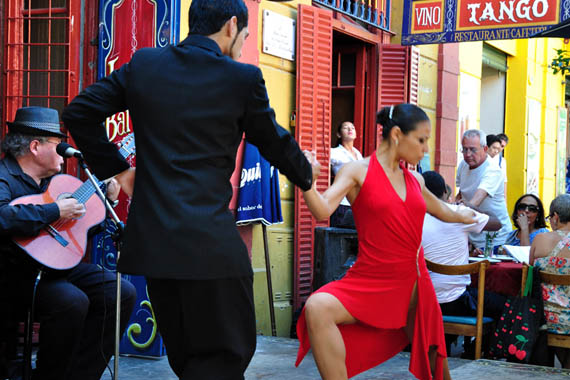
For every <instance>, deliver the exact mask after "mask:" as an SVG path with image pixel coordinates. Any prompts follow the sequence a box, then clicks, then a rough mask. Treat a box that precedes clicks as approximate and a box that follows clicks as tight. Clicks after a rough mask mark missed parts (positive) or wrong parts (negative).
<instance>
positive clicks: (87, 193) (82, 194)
mask: <svg viewBox="0 0 570 380" xmlns="http://www.w3.org/2000/svg"><path fill="white" fill-rule="evenodd" d="M93 178H95V180H96V181H97V185H98V186H99V187H101V185H102V184H103V182H101V181H99V180H98V179H97V177H95V176H93ZM95 192H96V191H95V187H93V184H92V183H91V181H90V180H87V181H85V182H83V184H82V185H81V186H79V189H77V190H75V191H74V192H73V194H71V197H72V198H75V199H77V202H79V203H85V202H87V200H88V199H89V198H91V196H92V195H93V194H95Z"/></svg>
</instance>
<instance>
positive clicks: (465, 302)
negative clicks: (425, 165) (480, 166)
mask: <svg viewBox="0 0 570 380" xmlns="http://www.w3.org/2000/svg"><path fill="white" fill-rule="evenodd" d="M422 176H423V177H424V179H425V184H426V187H427V188H428V189H429V191H431V192H432V193H433V194H434V195H435V196H436V197H438V198H439V199H441V200H444V198H445V194H446V185H445V181H444V179H443V177H442V176H441V175H440V174H439V173H437V172H434V171H428V172H425V173H423V174H422ZM447 205H448V206H449V207H450V208H452V209H454V210H455V211H458V210H459V209H460V208H463V207H465V206H462V205H452V204H447ZM475 213H476V214H477V216H476V220H477V223H474V224H470V225H467V224H461V223H445V222H442V221H440V220H439V219H436V218H434V217H433V216H431V215H429V214H426V217H425V219H424V229H423V235H422V245H423V247H424V257H425V258H426V259H427V260H430V261H433V262H434V263H438V264H444V265H464V264H468V263H469V244H468V243H469V241H468V240H469V233H470V232H474V233H480V232H481V231H483V230H489V231H497V230H498V229H500V228H501V223H500V222H499V220H497V219H496V218H494V217H489V216H487V215H485V214H481V213H479V212H477V211H475ZM430 276H431V280H432V283H433V287H434V289H435V293H436V296H437V300H438V302H439V306H440V307H441V312H442V314H443V315H465V316H476V315H477V293H478V292H477V288H474V287H471V286H469V285H470V284H471V276H470V275H468V274H467V275H462V276H447V275H443V274H439V273H433V272H430ZM484 301H485V303H484V311H483V315H484V316H486V317H491V318H494V319H498V318H499V317H500V314H501V312H502V310H503V305H504V303H505V297H503V296H502V295H500V294H496V293H492V292H487V291H485V299H484Z"/></svg>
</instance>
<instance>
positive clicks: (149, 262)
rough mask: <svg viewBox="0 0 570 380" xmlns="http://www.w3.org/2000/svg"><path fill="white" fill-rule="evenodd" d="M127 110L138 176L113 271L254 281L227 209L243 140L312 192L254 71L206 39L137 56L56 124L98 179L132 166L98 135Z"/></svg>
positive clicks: (300, 158)
mask: <svg viewBox="0 0 570 380" xmlns="http://www.w3.org/2000/svg"><path fill="white" fill-rule="evenodd" d="M126 109H128V110H129V112H130V116H131V120H132V123H133V129H134V132H135V141H136V149H137V170H136V181H135V188H134V194H133V198H132V203H131V207H130V212H129V218H128V222H127V227H126V233H125V245H124V249H123V251H122V253H121V258H120V260H119V270H120V271H121V272H124V273H130V274H139V275H145V276H148V277H152V278H170V279H215V278H228V277H239V276H248V275H251V274H252V270H251V264H250V261H249V258H248V254H247V250H246V248H245V245H244V244H243V242H242V240H241V238H240V236H239V233H238V231H237V229H236V227H235V220H234V217H233V215H232V214H231V212H230V211H229V210H228V204H229V201H230V199H231V196H232V188H231V184H230V181H229V179H230V176H231V174H232V172H233V170H234V167H235V157H236V152H237V148H238V146H239V144H240V141H241V138H242V135H243V133H244V132H245V136H246V139H247V141H248V142H250V143H252V144H254V145H256V146H257V147H258V148H259V150H260V152H261V154H262V155H263V156H264V157H265V158H266V159H267V160H268V161H269V162H271V164H273V165H274V166H276V167H277V168H278V169H279V170H280V171H281V172H282V173H283V174H285V175H286V176H287V178H289V179H290V180H291V181H292V182H293V183H294V184H296V185H297V186H299V187H301V189H303V190H308V189H309V188H310V186H311V183H312V171H311V166H310V164H309V162H308V161H307V160H306V158H305V157H304V155H303V153H302V152H301V150H300V149H299V147H298V145H297V143H296V142H295V140H294V139H293V137H292V136H291V135H290V134H289V133H288V132H287V131H286V130H284V129H283V128H281V127H280V126H279V125H278V124H277V123H276V121H275V114H274V112H273V109H271V107H270V106H269V100H268V97H267V91H266V88H265V82H264V80H263V76H262V74H261V71H260V70H259V69H258V68H257V67H255V66H252V65H246V64H242V63H239V62H235V61H234V60H232V59H230V58H229V57H226V56H224V55H223V54H222V53H221V50H220V48H219V46H218V45H217V44H216V43H215V42H214V41H213V40H211V39H209V38H207V37H205V36H198V35H193V36H189V37H188V38H186V39H185V40H184V41H183V42H181V43H180V44H179V45H177V46H167V47H165V48H160V49H158V48H157V49H153V48H147V49H141V50H139V51H137V52H136V53H135V54H134V56H133V58H132V59H131V61H130V62H129V63H127V64H125V65H123V66H122V67H121V68H120V69H118V70H116V71H114V72H113V73H111V74H110V75H109V76H108V77H107V78H104V79H102V80H101V81H99V82H97V83H95V84H94V85H92V86H90V87H88V88H87V89H85V91H83V92H82V93H81V94H79V95H78V96H77V97H76V98H75V99H74V100H73V101H72V102H71V103H70V104H69V106H68V107H67V108H66V109H65V110H64V112H63V115H62V119H63V121H64V123H65V126H66V127H67V128H68V129H69V132H70V133H71V135H72V137H73V139H74V140H75V142H76V144H77V146H78V148H79V149H80V150H81V151H83V154H84V155H85V157H86V160H87V163H88V164H89V165H90V166H91V168H92V169H93V171H94V172H95V174H97V175H98V176H99V178H108V177H111V176H113V175H116V174H118V173H120V172H122V171H123V170H125V169H127V168H128V167H129V165H128V163H127V162H126V161H125V160H124V159H122V158H121V157H120V155H119V153H118V151H117V148H116V147H115V146H114V145H113V144H112V143H110V142H109V141H108V138H107V136H106V132H105V128H103V127H102V122H103V121H104V120H105V118H106V117H108V116H111V115H113V114H115V113H117V112H119V111H123V110H126Z"/></svg>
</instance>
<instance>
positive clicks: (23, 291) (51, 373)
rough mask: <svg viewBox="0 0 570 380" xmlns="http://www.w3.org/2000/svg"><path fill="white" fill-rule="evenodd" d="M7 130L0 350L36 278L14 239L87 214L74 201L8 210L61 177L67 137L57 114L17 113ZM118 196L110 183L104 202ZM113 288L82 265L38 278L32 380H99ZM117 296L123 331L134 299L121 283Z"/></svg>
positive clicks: (1, 186)
mask: <svg viewBox="0 0 570 380" xmlns="http://www.w3.org/2000/svg"><path fill="white" fill-rule="evenodd" d="M7 124H8V130H9V132H8V134H7V135H6V136H5V138H4V139H3V141H2V152H3V153H4V158H3V159H2V160H0V310H2V313H0V315H1V316H2V317H0V318H1V319H3V320H2V321H0V322H2V326H0V327H1V328H2V330H1V331H0V342H1V341H2V340H4V341H6V340H7V335H8V334H7V330H10V329H9V327H13V323H14V321H17V320H18V319H19V320H22V317H21V315H22V311H23V310H25V307H26V306H27V305H28V304H29V303H30V302H31V298H32V297H31V296H32V287H33V283H34V278H35V277H36V274H37V270H38V267H37V264H35V261H33V260H32V259H31V258H29V257H28V256H27V255H25V253H24V252H23V251H22V250H21V249H20V248H19V247H18V246H16V244H14V243H13V242H12V241H11V238H12V236H22V235H27V236H33V235H37V234H38V233H39V232H40V230H41V229H42V228H44V227H45V226H46V225H47V224H49V223H53V222H55V221H56V220H58V219H64V218H76V217H79V216H81V215H83V214H84V213H85V208H84V206H83V204H80V203H78V202H77V201H76V200H75V199H62V200H58V201H56V202H54V203H51V204H44V205H30V204H28V205H15V206H11V205H9V203H10V201H12V200H13V199H15V198H18V197H21V196H25V195H31V194H38V193H43V192H44V191H45V190H46V188H47V187H48V184H49V182H50V179H51V177H52V176H53V175H55V174H57V173H59V172H60V170H61V165H62V163H63V159H62V158H61V156H59V155H58V154H57V153H56V149H55V148H56V146H57V144H59V143H60V142H61V140H62V139H63V138H65V137H66V136H65V135H64V134H62V133H61V132H60V127H59V116H58V113H57V111H56V110H53V109H49V108H43V107H25V108H20V109H18V110H17V112H16V117H15V120H14V121H13V122H11V123H10V122H9V123H7ZM118 192H119V186H118V184H117V183H116V181H114V180H113V181H111V182H110V184H109V186H108V194H109V197H112V198H116V197H117V195H118ZM115 285H116V281H115V276H114V274H112V273H109V272H102V271H101V269H100V268H99V267H97V266H96V265H94V264H88V263H80V264H79V265H77V266H76V267H74V268H73V269H70V270H66V271H52V272H46V273H45V274H44V275H43V276H42V279H41V281H40V283H39V285H38V290H37V294H36V312H35V320H36V321H39V322H40V341H39V351H38V355H37V361H36V371H35V372H34V374H33V379H34V380H37V379H40V380H52V379H53V380H56V379H57V380H63V379H66V380H67V379H68V380H99V379H100V377H101V375H102V373H103V371H104V370H105V366H106V364H107V362H108V361H109V359H110V357H111V355H112V353H113V348H114V323H115V322H114V321H115V316H114V314H115V311H114V310H115V307H114V305H115V295H116V290H115V289H116V288H115ZM121 291H122V309H121V322H122V326H121V328H122V329H123V330H124V329H125V327H126V323H127V322H128V320H129V317H130V314H131V312H132V309H133V306H134V302H135V299H136V292H135V289H134V287H133V285H132V284H131V283H129V282H127V281H122V287H121ZM103 329H104V330H103ZM103 331H104V336H103Z"/></svg>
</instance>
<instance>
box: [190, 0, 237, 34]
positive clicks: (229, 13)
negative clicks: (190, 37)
mask: <svg viewBox="0 0 570 380" xmlns="http://www.w3.org/2000/svg"><path fill="white" fill-rule="evenodd" d="M233 16H236V17H237V27H238V33H239V32H240V31H241V30H242V29H243V28H245V27H246V26H247V21H248V13H247V7H246V5H245V3H244V2H243V0H192V4H190V9H189V10H188V27H189V30H190V32H189V33H188V34H199V35H202V36H209V35H211V34H214V33H216V32H219V31H220V29H222V27H223V26H224V24H225V23H226V22H227V21H228V20H229V19H230V18H232V17H233Z"/></svg>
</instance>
